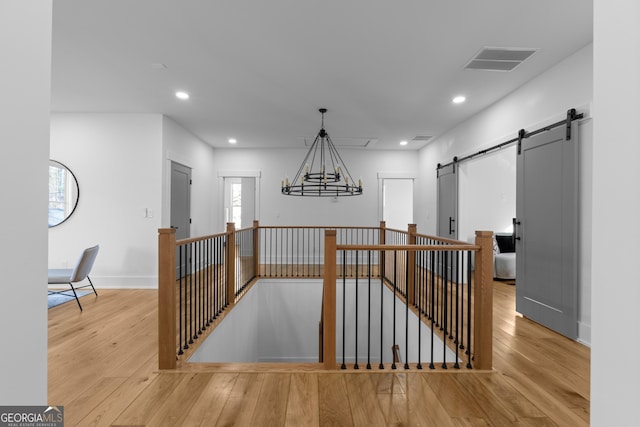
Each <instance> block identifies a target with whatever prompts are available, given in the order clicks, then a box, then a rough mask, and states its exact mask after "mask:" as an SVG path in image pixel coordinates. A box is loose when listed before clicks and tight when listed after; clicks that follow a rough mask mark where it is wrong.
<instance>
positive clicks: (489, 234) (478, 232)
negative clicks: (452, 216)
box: [476, 230, 493, 237]
mask: <svg viewBox="0 0 640 427" xmlns="http://www.w3.org/2000/svg"><path fill="white" fill-rule="evenodd" d="M476 237H493V231H486V230H476Z"/></svg>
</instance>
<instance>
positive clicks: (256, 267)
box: [253, 220, 260, 277]
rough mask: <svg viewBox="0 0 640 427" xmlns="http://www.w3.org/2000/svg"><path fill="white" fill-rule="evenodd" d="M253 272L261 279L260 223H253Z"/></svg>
mask: <svg viewBox="0 0 640 427" xmlns="http://www.w3.org/2000/svg"><path fill="white" fill-rule="evenodd" d="M253 272H254V274H255V276H256V277H260V222H259V221H257V220H256V221H253Z"/></svg>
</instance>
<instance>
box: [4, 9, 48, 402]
mask: <svg viewBox="0 0 640 427" xmlns="http://www.w3.org/2000/svg"><path fill="white" fill-rule="evenodd" d="M51 17H52V11H51V1H50V0H49V1H39V2H33V1H32V2H25V1H21V0H12V1H6V0H5V1H2V2H0V55H1V57H2V78H1V79H0V93H2V96H1V97H0V141H2V142H1V143H0V144H2V158H3V162H2V168H0V179H1V182H2V183H3V184H2V209H1V210H0V219H1V220H2V229H1V231H0V238H1V239H2V242H3V250H2V251H0V253H1V254H2V257H1V258H0V259H1V261H0V263H1V265H2V275H3V277H2V285H3V286H2V293H3V295H2V298H0V342H2V352H0V384H1V385H0V405H46V404H47V305H46V299H47V297H46V295H47V292H46V289H47V281H46V280H47V279H46V277H47V276H46V274H47V273H46V264H47V249H46V248H47V179H48V173H47V170H48V166H47V164H48V161H47V159H48V152H49V110H50V104H51V99H50V97H51V95H50V94H51Z"/></svg>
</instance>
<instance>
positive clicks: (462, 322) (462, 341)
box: [458, 251, 469, 350]
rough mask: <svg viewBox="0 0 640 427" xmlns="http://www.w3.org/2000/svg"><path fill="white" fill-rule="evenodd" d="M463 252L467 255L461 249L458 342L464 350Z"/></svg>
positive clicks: (467, 253)
mask: <svg viewBox="0 0 640 427" xmlns="http://www.w3.org/2000/svg"><path fill="white" fill-rule="evenodd" d="M465 254H466V256H467V257H468V256H469V252H468V251H462V253H461V255H460V278H461V283H460V288H461V291H460V342H459V343H458V348H460V350H464V278H465V277H466V275H465V272H466V271H467V270H466V268H465V267H466V265H465V263H464V259H465Z"/></svg>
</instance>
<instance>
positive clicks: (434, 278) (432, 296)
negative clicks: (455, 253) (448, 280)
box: [429, 251, 436, 369]
mask: <svg viewBox="0 0 640 427" xmlns="http://www.w3.org/2000/svg"><path fill="white" fill-rule="evenodd" d="M435 262H436V251H432V252H431V266H432V268H431V286H430V287H431V313H433V309H434V305H435V296H434V293H433V292H434V290H435V289H434V288H435V280H436V270H435V268H433V266H435ZM434 328H435V316H431V361H430V363H429V369H435V368H436V366H435V365H434V364H433V335H434V334H435V331H434Z"/></svg>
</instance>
